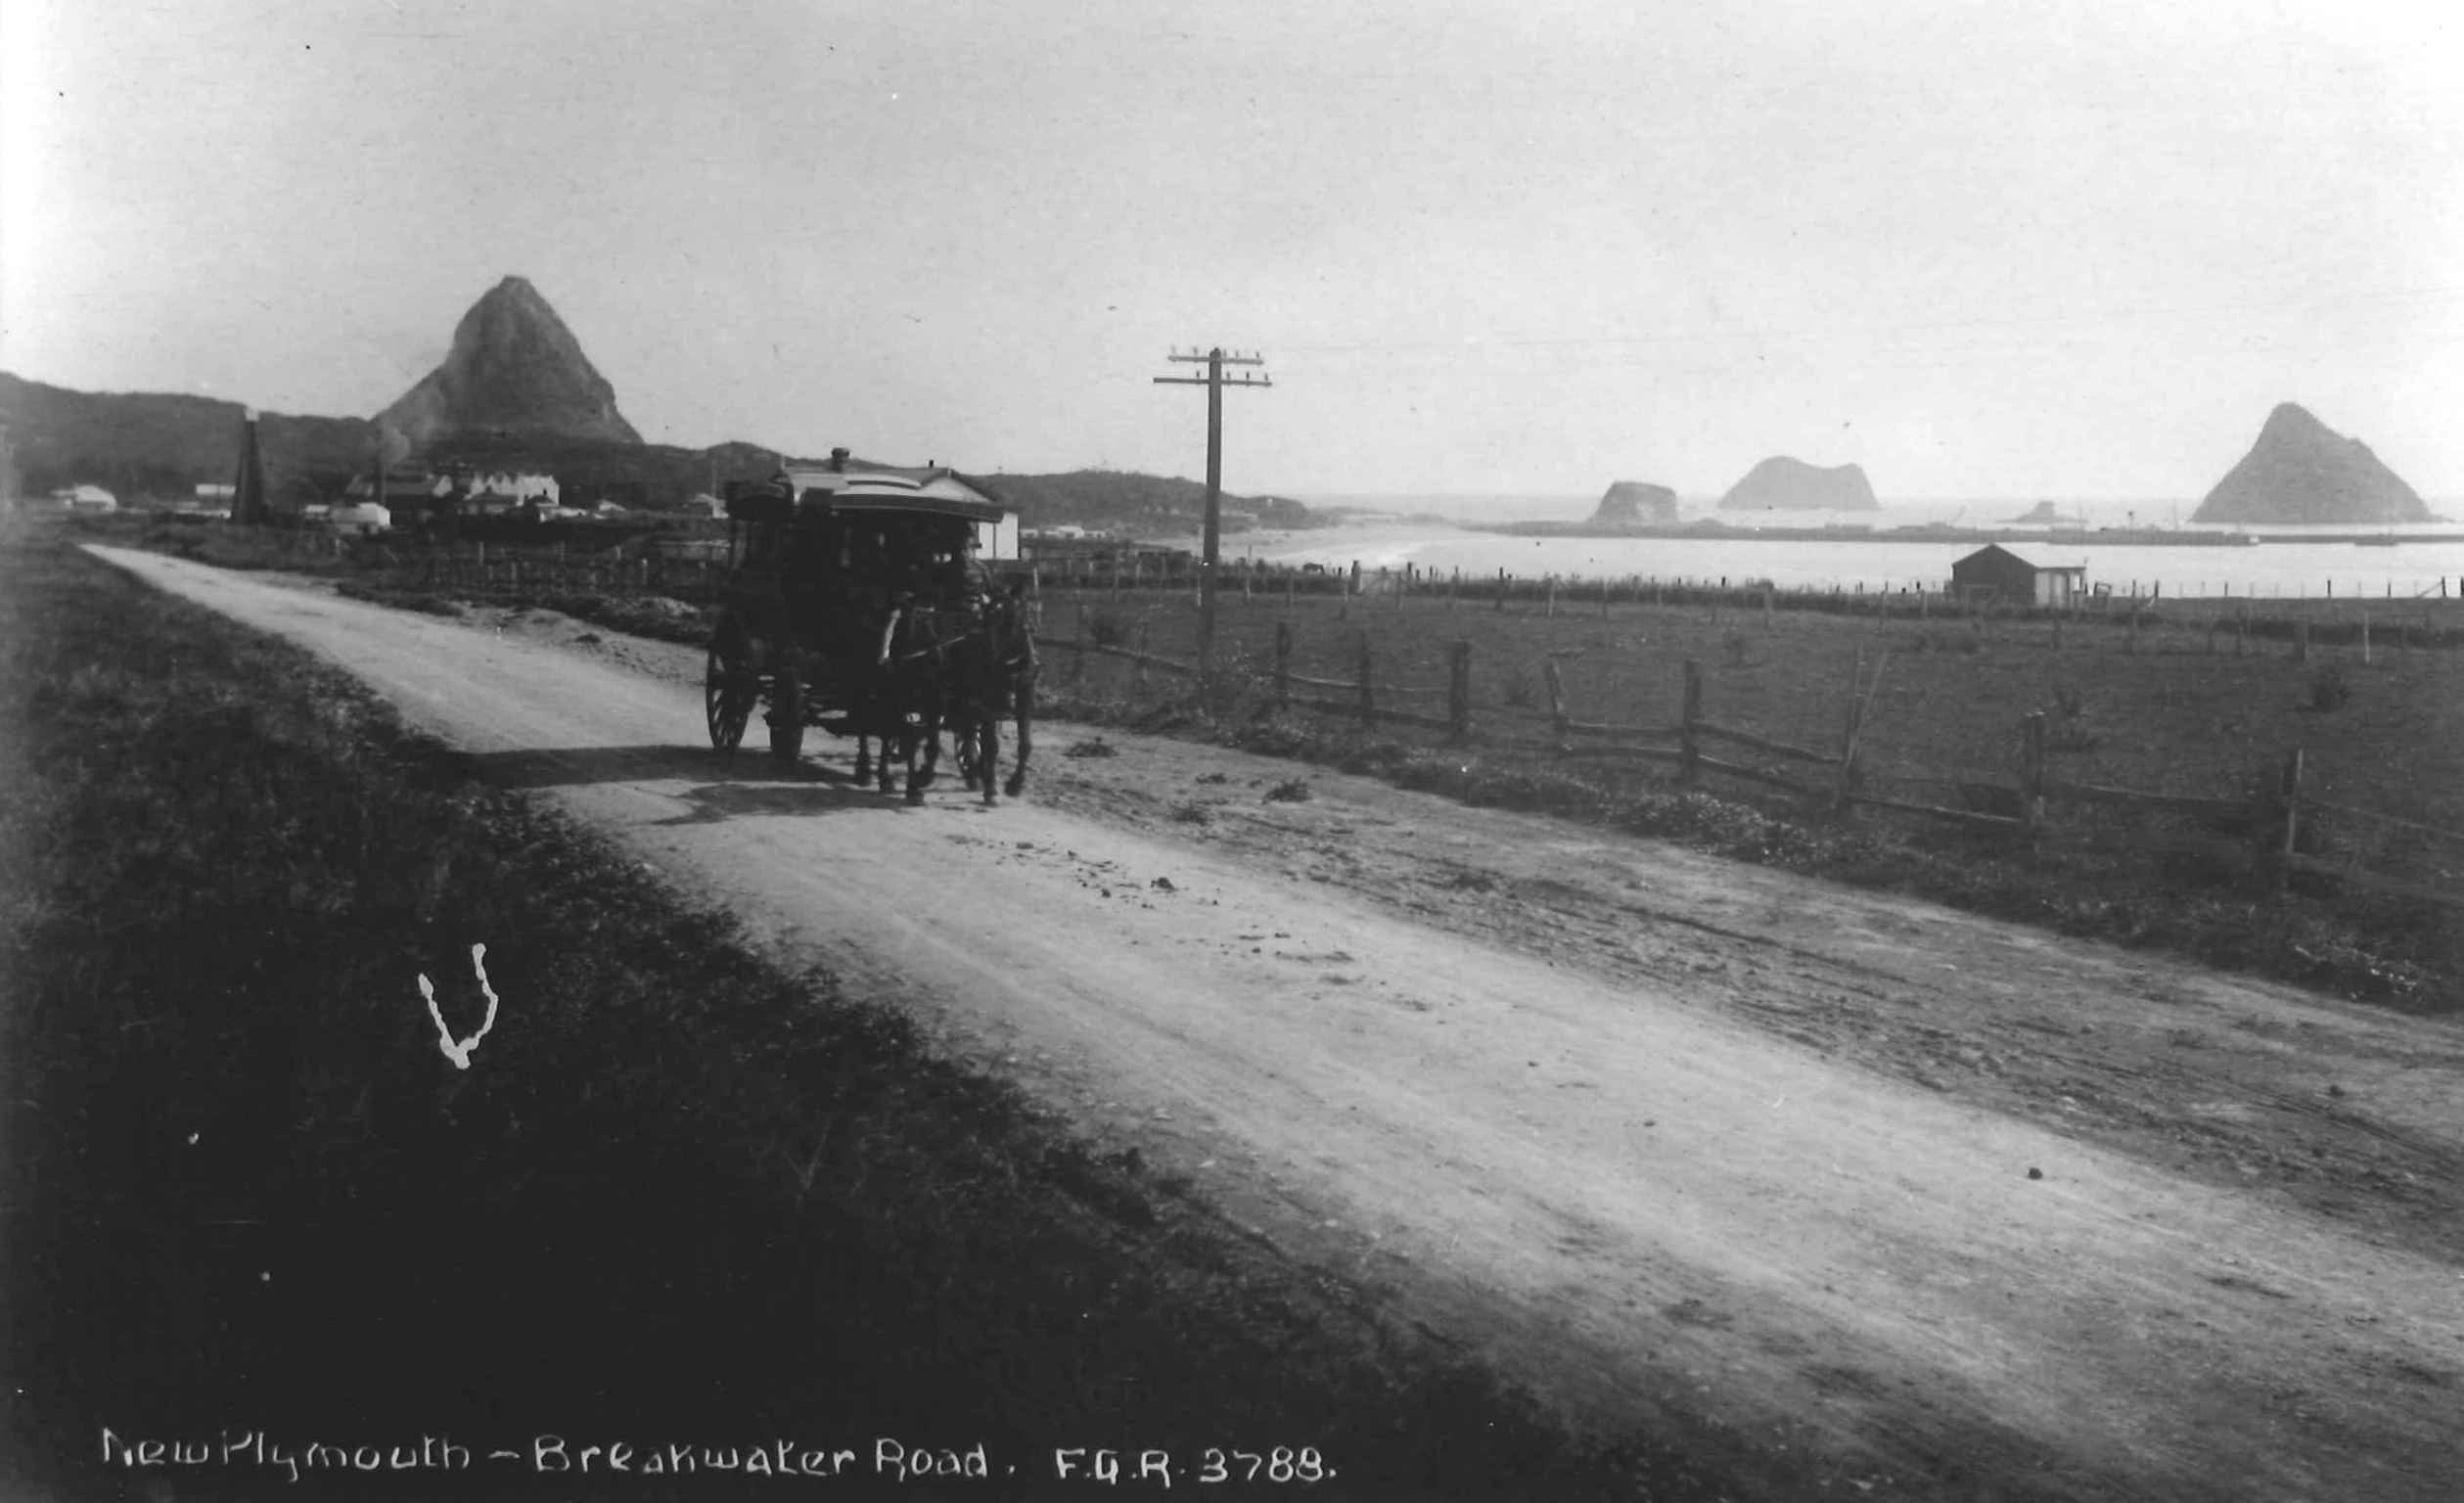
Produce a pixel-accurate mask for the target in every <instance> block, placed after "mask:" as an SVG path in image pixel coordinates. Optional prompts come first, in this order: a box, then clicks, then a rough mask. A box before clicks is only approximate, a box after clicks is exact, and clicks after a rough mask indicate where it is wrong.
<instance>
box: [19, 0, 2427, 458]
mask: <svg viewBox="0 0 2464 1503" xmlns="http://www.w3.org/2000/svg"><path fill="white" fill-rule="evenodd" d="M2450 10H2452V7H2446V6H2438V7H2434V6H2430V5H2418V4H2404V5H2385V4H2379V3H2375V0H2333V3H2328V0H2285V3H2281V4H2274V5H2268V4H2261V3H2256V0H2232V3H2222V0H2162V3H2156V0H2130V3H2109V0H2083V3H2065V4H2038V3H2026V0H1992V3H1961V4H1915V3H1899V0H1891V3H1876V4H1848V3H1835V0H1822V3H1798V0H1791V3H1779V4H1762V5H1756V6H1752V7H1722V6H1718V5H1713V4H1709V3H1705V0H1683V3H1674V4H1661V3H1630V0H1624V3H1620V0H1600V3H1583V4H1570V3H1562V0H1512V3H1503V0H1497V3H1470V0H1410V3H1407V4H1397V5H1359V4H1345V3H1342V0H1301V3H1295V4H1283V3H1245V0H1216V3H1213V4H1204V5H1200V4H1164V3H1119V4H1111V5H1104V4H1094V3H1089V0H985V3H965V4H935V3H931V0H905V3H898V4H884V3H874V4H864V5H836V4H828V3H814V0H732V3H728V4H715V3H713V4H705V5H691V4H679V3H674V0H662V3H656V4H651V3H636V0H587V3H562V0H545V3H543V0H524V3H521V4H501V3H495V0H486V3H470V4H464V3H456V0H366V3H362V0H179V3H161V4H154V5H146V4H140V3H129V0H112V3H97V0H7V3H6V4H5V5H0V109H5V116H4V117H0V151H4V152H5V159H0V194H4V195H5V198H4V199H0V276H4V277H5V281H4V282H0V367H5V368H6V369H8V370H10V371H13V372H15V373H17V374H19V375H21V376H25V377H29V378H32V379H35V380H40V381H47V382H52V383H55V384H58V385H63V386H68V387H79V388H84V389H101V390H131V389H146V390H190V391H201V392H205V393H209V394H212V395H216V396H223V397H229V398H232V399H235V400H240V401H244V402H249V403H253V404H256V405H259V406H263V407H267V408H271V409H273V410H277V411H287V412H316V413H330V414H355V415H368V414H372V413H374V412H375V411H377V410H378V409H379V408H381V407H383V406H384V405H385V404H386V403H388V402H389V401H391V400H392V399H393V398H394V397H396V396H398V395H399V394H401V392H402V391H403V390H404V389H405V388H406V387H409V386H410V385H411V384H412V383H413V382H415V381H416V380H418V378H419V377H420V376H421V375H423V374H424V373H425V372H426V371H428V370H429V369H430V368H431V367H432V366H433V365H434V363H435V362H436V361H437V360H438V359H439V358H440V357H441V356H442V354H443V352H444V348H445V344H446V342H447V341H448V340H449V338H450V336H451V333H452V329H453V325H454V321H455V320H456V319H457V318H458V317H459V316H460V315H461V313H462V312H463V310H464V309H465V308H466V307H468V306H469V304H470V303H471V302H472V301H474V300H475V299H476V298H478V297H479V295H480V294H481V293H483V292H485V291H486V290H487V289H488V288H489V287H490V286H492V285H493V284H494V283H495V282H496V281H497V280H498V279H499V278H501V277H503V276H505V275H507V274H509V273H513V274H520V275H523V276H525V277H527V278H529V279H530V281H531V282H532V283H534V284H535V285H536V286H537V287H538V289H539V290H540V292H541V293H543V294H544V295H545V296H547V298H548V300H549V301H550V302H552V303H553V304H555V306H556V308H557V309H558V311H559V312H560V313H562V315H563V316H564V318H565V321H566V322H567V323H568V324H569V325H570V326H571V328H572V329H573V331H574V333H575V334H576V335H577V336H578V337H579V338H580V340H581V342H582V345H583V347H584V348H585V349H586V350H587V351H588V352H589V354H590V356H591V358H592V360H593V361H594V362H595V363H596V364H597V366H598V367H599V369H600V371H601V372H602V373H603V374H604V375H605V376H606V377H607V378H608V379H609V381H611V382H612V383H613V384H614V385H615V387H616V395H617V400H618V403H619V405H620V406H621V407H622V409H623V411H624V413H625V415H626V416H627V417H628V418H630V419H631V420H632V422H633V423H634V425H635V426H636V427H637V428H639V429H640V430H641V431H642V433H643V434H644V436H646V437H648V438H651V439H653V440H656V441H662V442H670V443H679V444H686V445H691V446H696V447H699V446H702V445H706V444H709V443H712V442H716V441H718V440H720V439H725V438H743V439H749V440H752V441H754V442H757V443H761V444H765V445H770V446H773V447H779V448H784V449H787V450H790V451H794V452H799V453H814V452H820V451H824V450H827V449H828V448H829V447H830V446H831V445H833V444H846V445H849V446H851V447H853V448H855V449H857V450H859V451H860V452H863V453H865V454H868V455H872V456H876V457H880V458H884V459H890V460H898V461H906V462H915V463H920V462H922V461H924V460H926V459H928V458H930V459H936V460H939V461H940V462H942V463H945V464H953V463H954V464H957V465H959V466H961V467H962V468H967V469H974V470H982V471H986V472H989V471H993V470H997V469H1008V470H1013V471H1034V470H1059V469H1070V468H1075V467H1079V466H1088V465H1099V464H1100V465H1108V466H1111V467H1114V468H1118V469H1141V470H1153V471H1160V472H1164V473H1173V474H1182V475H1191V476H1195V475H1199V474H1202V473H1203V471H1204V465H1205V402H1204V397H1203V393H1201V392H1200V391H1198V390H1196V389H1194V388H1190V387H1156V386H1153V385H1151V384H1150V380H1149V378H1150V377H1152V376H1155V375H1159V374H1164V373H1167V372H1171V371H1173V370H1174V369H1175V368H1174V367H1172V366H1169V365H1167V364H1166V362H1165V360H1164V356H1165V355H1166V354H1167V353H1168V352H1169V351H1170V350H1171V348H1172V347H1173V346H1175V345H1179V346H1182V347H1188V346H1190V345H1192V344H1203V343H1209V342H1212V343H1220V344H1224V345H1228V346H1238V347H1242V348H1255V349H1258V350H1260V351H1262V352H1263V353H1264V355H1265V357H1266V360H1267V370H1268V371H1269V372H1270V373H1271V375H1272V377H1273V379H1274V381H1275V388H1274V389H1273V390H1271V391H1238V392H1232V393H1229V394H1227V396H1226V399H1225V406H1226V409H1227V417H1226V429H1227V439H1226V458H1225V484H1226V486H1227V487H1228V488H1230V489H1233V490H1235V491H1248V492H1255V491H1262V490H1280V491H1289V492H1298V493H1300V494H1303V495H1306V494H1310V493H1321V494H1323V493H1330V492H1390V493H1398V494H1399V493H1427V492H1479V491H1492V492H1522V493H1543V492H1548V493H1565V494H1590V493H1596V492H1597V491H1598V490H1600V489H1601V488H1602V487H1604V486H1605V485H1606V484H1607V483H1608V482H1609V481H1610V480H1613V479H1620V478H1624V479H1642V480H1656V481H1660V482H1663V483H1666V484H1671V485H1674V486H1675V487H1677V488H1678V489H1679V490H1680V491H1683V492H1686V493H1688V494H1702V493H1713V494H1715V493H1717V492H1718V491H1720V490H1722V489H1724V488H1725V487H1726V486H1728V485H1729V484H1730V483H1732V482H1733V481H1734V480H1735V479H1736V478H1738V477H1739V476H1741V475H1742V474H1743V473H1744V472H1745V471H1746V470H1747V469H1748V468H1750V467H1751V466H1752V465H1753V464H1754V463H1755V462H1756V461H1757V460H1759V459H1761V458H1763V457H1765V456H1767V455H1771V454H1777V453H1787V454H1793V455H1796V456H1798V457H1800V458H1802V459H1805V460H1809V461H1812V462H1815V463H1821V464H1838V463H1844V462H1848V461H1854V462H1856V463H1859V464H1861V465H1863V466H1864V467H1865V469H1866V471H1867V472H1868V473H1869V475H1870V476H1871V477H1872V478H1873V480H1874V483H1875V486H1876V488H1877V489H1878V490H1879V491H1881V492H1882V494H1883V495H1884V497H1885V498H1886V500H1888V499H1890V498H1892V497H1894V496H1898V497H1911V498H1913V497H1936V496H2018V497H2035V496H2065V497H2071V496H2077V497H2121V496H2131V497H2188V498H2194V499H2195V498H2196V497H2197V496H2198V495H2200V494H2201V493H2203V492H2204V491H2205V490H2206V489H2207V488H2208V486H2209V485H2211V484H2213V482H2214V480H2215V479H2216V478H2218V477H2219V476H2220V475H2221V474H2222V473H2223V471H2224V470H2225V469H2226V468H2228V467H2229V466H2230V465H2231V464H2232V463H2233V462H2234V461H2235V460H2237V459H2239V458H2240V456H2241V455H2242V453H2243V452H2244V451H2245V450H2246V449H2247V447H2248V446H2249V443H2250V441H2251V439H2252V438H2253V437H2254V436H2255V435H2256V433H2257V432H2258V429H2259V424H2260V422H2261V421H2262V420H2263V419H2264V418H2265V416H2266V413H2267V410H2268V409H2269V408H2270V407H2271V406H2272V405H2273V404H2274V403H2276V402H2278V401H2284V400H2292V401H2299V402H2302V403H2303V404H2304V405H2305V406H2308V407H2309V408H2310V409H2311V410H2312V411H2313V412H2315V413H2317V414H2318V416H2319V417H2320V418H2321V419H2322V420H2324V421H2325V422H2326V423H2328V424H2329V425H2330V426H2331V427H2334V428H2335V429H2337V430H2338V431H2340V432H2343V433H2350V434H2352V435H2353V436H2356V437H2360V438H2362V439H2364V440H2365V441H2367V442H2369V443H2370V444H2371V445H2372V446H2373V447H2374V448H2375V449H2376V450H2377V451H2378V452H2379V454H2380V455H2381V457H2383V458H2385V459H2386V460H2388V461H2389V462H2390V463H2391V464H2392V465H2393V466H2394V467H2395V468H2396V471H2397V473H2399V474H2401V475H2403V476H2404V477H2405V478H2408V479H2410V480H2411V481H2412V482H2413V483H2414V485H2415V486H2416V488H2418V489H2420V490H2421V491H2423V492H2424V493H2425V494H2428V495H2432V496H2441V497H2444V496H2464V67H2459V65H2460V64H2464V46H2459V31H2458V27H2457V25H2456V24H2455V23H2451V22H2449V21H2447V20H2445V19H2444V17H2445V14H2446V13H2447V12H2448V11H2450ZM1179 369H1181V370H1183V371H1185V370H1186V368H1179Z"/></svg>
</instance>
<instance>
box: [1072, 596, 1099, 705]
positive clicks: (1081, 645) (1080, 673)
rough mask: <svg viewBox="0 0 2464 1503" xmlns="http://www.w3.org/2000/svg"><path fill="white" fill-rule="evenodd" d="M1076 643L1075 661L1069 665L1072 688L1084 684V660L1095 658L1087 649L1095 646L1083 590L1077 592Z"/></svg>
mask: <svg viewBox="0 0 2464 1503" xmlns="http://www.w3.org/2000/svg"><path fill="white" fill-rule="evenodd" d="M1077 641H1078V655H1077V660H1076V661H1074V662H1072V663H1071V664H1070V682H1071V684H1072V685H1073V686H1074V685H1077V684H1081V683H1084V682H1085V681H1086V660H1087V659H1089V658H1092V657H1093V656H1095V655H1094V653H1092V652H1091V651H1089V649H1091V648H1092V647H1093V646H1094V645H1095V637H1094V633H1093V631H1092V629H1091V627H1090V626H1089V624H1088V616H1087V610H1086V592H1085V591H1084V590H1080V591H1079V592H1078V638H1077Z"/></svg>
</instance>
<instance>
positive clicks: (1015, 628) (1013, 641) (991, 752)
mask: <svg viewBox="0 0 2464 1503" xmlns="http://www.w3.org/2000/svg"><path fill="white" fill-rule="evenodd" d="M906 620H907V623H908V629H907V631H906V632H905V633H904V634H903V635H902V637H901V639H900V640H901V644H902V647H901V649H900V652H899V654H898V655H897V656H898V657H899V660H900V661H901V662H902V663H903V664H908V665H911V666H912V668H913V669H914V671H901V672H900V673H898V674H897V675H896V676H895V682H896V683H897V685H898V688H899V691H900V709H901V712H902V713H901V724H900V730H901V731H902V733H903V734H904V735H905V737H906V741H905V743H904V746H903V748H902V750H904V751H906V752H907V754H908V755H909V757H910V758H911V765H913V764H914V761H913V759H916V758H920V759H921V761H920V765H917V766H916V776H915V778H914V780H913V781H912V782H911V783H910V785H909V792H908V795H907V797H908V801H909V802H911V803H912V802H920V801H922V798H923V790H924V789H925V788H926V787H929V786H930V785H931V783H932V781H933V778H934V776H935V769H936V768H937V767H938V765H939V762H940V753H941V732H942V731H943V730H944V729H946V730H948V731H949V733H950V736H951V740H952V743H953V748H954V751H955V756H956V759H957V762H958V769H959V773H960V775H961V776H962V777H963V778H964V779H965V781H966V785H967V786H968V787H969V788H971V789H981V791H982V794H983V801H984V802H986V803H997V802H999V801H1000V789H1001V783H1000V777H999V772H1000V767H999V763H1000V755H1001V717H1002V716H1003V715H1004V714H1011V715H1014V716H1015V717H1016V718H1017V721H1018V737H1019V741H1018V762H1017V766H1016V769H1015V770H1014V771H1013V772H1012V773H1011V775H1010V780H1009V785H1008V786H1009V792H1010V797H1018V796H1019V795H1020V794H1022V793H1024V792H1025V791H1026V788H1027V759H1028V757H1029V756H1030V755H1031V754H1032V751H1033V729H1032V728H1033V715H1034V692H1035V691H1034V681H1035V635H1034V630H1033V627H1032V625H1031V624H1030V622H1029V620H1028V618H1027V605H1026V602H1024V601H1023V600H1021V599H1019V598H1018V597H1017V596H1016V595H1015V594H1008V593H1002V592H998V591H993V592H986V593H984V594H981V595H978V596H974V597H971V598H969V599H968V600H967V601H965V602H963V603H961V604H959V605H955V606H945V607H939V608H918V609H911V610H910V611H909V612H908V613H907V615H906ZM885 754H887V748H886V747H885Z"/></svg>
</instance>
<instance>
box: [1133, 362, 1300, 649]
mask: <svg viewBox="0 0 2464 1503" xmlns="http://www.w3.org/2000/svg"><path fill="white" fill-rule="evenodd" d="M1166 358H1168V359H1170V360H1171V361H1173V362H1174V363H1175V364H1181V365H1195V364H1198V363H1199V362H1201V361H1204V362H1205V363H1206V367H1207V374H1206V375H1205V377H1203V378H1201V377H1197V376H1158V377H1156V378H1155V384H1156V385H1157V386H1159V387H1206V388H1207V530H1206V542H1205V544H1204V552H1203V557H1202V558H1201V560H1200V563H1199V572H1198V682H1199V683H1200V684H1201V685H1202V686H1211V685H1212V684H1213V683H1214V667H1215V584H1216V579H1215V575H1216V574H1217V573H1218V572H1219V570H1218V569H1217V567H1216V566H1217V560H1218V556H1219V554H1220V553H1221V551H1222V546H1223V388H1224V387H1271V386H1273V385H1274V384H1275V382H1274V378H1272V377H1271V376H1266V375H1263V374H1260V375H1256V376H1251V375H1249V374H1247V373H1243V374H1242V375H1239V376H1235V377H1233V378H1231V379H1230V380H1228V381H1227V380H1225V379H1224V375H1223V368H1224V367H1225V366H1227V365H1259V366H1262V365H1264V364H1265V363H1266V362H1265V360H1264V359H1263V358H1261V357H1260V356H1259V355H1258V354H1257V352H1256V351H1255V350H1252V351H1250V352H1249V353H1248V354H1241V353H1238V352H1237V351H1236V352H1234V353H1231V354H1226V353H1225V352H1224V351H1223V348H1222V346H1220V345H1218V346H1216V347H1215V348H1213V349H1210V350H1208V351H1207V352H1206V353H1205V354H1203V355H1202V354H1200V353H1198V352H1197V351H1196V350H1192V351H1190V352H1189V353H1188V354H1183V353H1181V352H1180V351H1179V350H1177V349H1175V350H1173V351H1172V353H1171V354H1170V355H1169V356H1167V357H1166Z"/></svg>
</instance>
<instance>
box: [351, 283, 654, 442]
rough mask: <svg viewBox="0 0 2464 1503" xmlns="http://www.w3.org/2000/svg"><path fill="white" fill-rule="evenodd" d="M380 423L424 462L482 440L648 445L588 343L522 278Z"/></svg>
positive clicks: (457, 330) (457, 333)
mask: <svg viewBox="0 0 2464 1503" xmlns="http://www.w3.org/2000/svg"><path fill="white" fill-rule="evenodd" d="M377 426H378V427H379V428H381V429H383V430H384V431H385V432H386V433H387V434H388V441H390V439H391V438H392V437H393V436H394V435H399V437H400V439H401V444H400V452H403V453H408V454H413V455H419V456H423V457H425V456H426V455H428V454H429V453H430V452H431V451H432V450H434V449H438V448H443V447H453V446H459V445H462V444H466V443H469V442H472V441H475V440H511V441H514V442H517V443H532V444H538V443H553V442H561V441H571V440H581V441H598V442H606V443H624V444H638V443H640V442H641V441H642V435H641V434H640V433H636V432H635V431H634V429H633V425H632V424H630V423H627V422H626V421H624V414H622V413H620V412H618V411H616V388H615V387H611V386H610V385H608V380H607V378H606V377H604V376H602V375H600V374H599V372H598V369H597V368H596V367H595V366H593V365H592V364H591V363H590V357H589V356H588V355H585V354H583V353H582V346H581V342H580V341H579V340H576V339H574V338H573V332H572V331H571V330H570V329H568V328H566V327H565V320H563V319H561V318H559V317H557V315H556V309H554V308H552V307H550V306H549V305H548V300H547V299H546V298H545V297H543V296H539V290H538V289H537V288H535V287H532V286H531V285H530V284H529V283H528V282H527V281H525V280H524V279H523V278H521V277H507V278H505V279H504V280H503V281H501V282H499V283H497V284H496V285H495V286H494V287H492V288H489V289H488V290H487V292H486V293H484V294H482V295H481V296H480V297H479V301H478V302H475V303H473V304H472V305H471V308H470V311H468V312H466V313H464V314H463V315H462V321H461V322H460V323H458V324H456V325H455V326H454V330H453V347H452V348H451V349H450V350H448V351H447V352H446V354H445V358H444V361H443V363H442V364H440V365H438V366H437V367H436V368H435V369H434V370H433V371H431V372H429V373H428V374H427V375H426V376H424V377H422V378H420V381H419V384H418V385H416V386H414V387H411V389H409V390H408V391H405V392H403V393H402V394H401V396H399V397H397V398H396V399H395V400H394V402H393V404H392V405H391V406H389V407H388V408H386V410H385V411H383V412H381V413H378V414H377Z"/></svg>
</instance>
